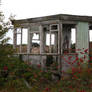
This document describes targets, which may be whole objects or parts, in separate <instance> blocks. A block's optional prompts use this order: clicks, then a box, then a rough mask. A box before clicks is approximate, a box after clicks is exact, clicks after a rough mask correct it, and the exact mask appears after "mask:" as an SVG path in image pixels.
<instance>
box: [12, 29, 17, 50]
mask: <svg viewBox="0 0 92 92" xmlns="http://www.w3.org/2000/svg"><path fill="white" fill-rule="evenodd" d="M16 45H17V28H14V30H13V48H14V49H16Z"/></svg>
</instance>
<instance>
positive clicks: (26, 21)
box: [12, 14, 92, 24]
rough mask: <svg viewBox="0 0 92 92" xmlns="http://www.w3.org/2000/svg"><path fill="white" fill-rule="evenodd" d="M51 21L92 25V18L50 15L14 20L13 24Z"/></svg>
mask: <svg viewBox="0 0 92 92" xmlns="http://www.w3.org/2000/svg"><path fill="white" fill-rule="evenodd" d="M49 20H63V21H83V22H89V23H92V16H82V15H69V14H57V15H50V16H43V17H35V18H28V19H20V20H12V24H23V23H37V22H42V21H49Z"/></svg>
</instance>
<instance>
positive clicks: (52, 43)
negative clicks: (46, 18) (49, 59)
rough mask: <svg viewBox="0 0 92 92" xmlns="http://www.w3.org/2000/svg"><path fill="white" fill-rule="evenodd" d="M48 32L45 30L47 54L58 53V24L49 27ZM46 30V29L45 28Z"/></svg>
mask: <svg viewBox="0 0 92 92" xmlns="http://www.w3.org/2000/svg"><path fill="white" fill-rule="evenodd" d="M48 27H49V28H47V29H48V30H47V31H46V30H45V35H46V36H45V38H46V43H45V45H46V46H45V52H46V53H58V50H57V48H58V47H57V46H58V24H51V25H49V26H48ZM45 29H46V28H45Z"/></svg>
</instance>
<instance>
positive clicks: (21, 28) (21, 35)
mask: <svg viewBox="0 0 92 92" xmlns="http://www.w3.org/2000/svg"><path fill="white" fill-rule="evenodd" d="M22 29H23V28H21V29H20V30H21V33H20V35H21V39H20V40H21V41H20V53H22V33H23V32H22V31H23V30H22Z"/></svg>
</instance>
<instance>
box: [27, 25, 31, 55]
mask: <svg viewBox="0 0 92 92" xmlns="http://www.w3.org/2000/svg"><path fill="white" fill-rule="evenodd" d="M27 53H28V54H29V53H30V27H29V28H28V44H27Z"/></svg>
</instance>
